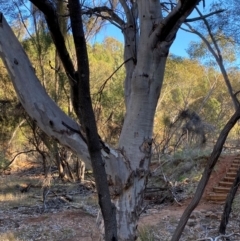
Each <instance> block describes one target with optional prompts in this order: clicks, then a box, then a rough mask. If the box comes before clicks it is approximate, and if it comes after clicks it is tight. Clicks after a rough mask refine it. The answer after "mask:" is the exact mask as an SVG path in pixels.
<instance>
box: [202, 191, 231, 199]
mask: <svg viewBox="0 0 240 241" xmlns="http://www.w3.org/2000/svg"><path fill="white" fill-rule="evenodd" d="M226 198H227V193H213V192H212V193H209V194H208V195H207V197H206V199H207V200H208V201H225V200H226Z"/></svg>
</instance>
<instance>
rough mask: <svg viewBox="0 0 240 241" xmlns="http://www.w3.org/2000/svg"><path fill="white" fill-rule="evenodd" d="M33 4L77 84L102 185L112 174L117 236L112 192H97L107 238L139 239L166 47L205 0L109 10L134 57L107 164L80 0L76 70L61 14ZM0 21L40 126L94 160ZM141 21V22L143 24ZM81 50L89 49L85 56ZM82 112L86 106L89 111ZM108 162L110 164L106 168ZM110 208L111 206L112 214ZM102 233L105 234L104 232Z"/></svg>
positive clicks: (151, 1) (7, 55) (1, 44)
mask: <svg viewBox="0 0 240 241" xmlns="http://www.w3.org/2000/svg"><path fill="white" fill-rule="evenodd" d="M31 2H34V4H36V5H38V7H39V8H40V10H41V11H43V12H44V14H45V17H46V21H47V23H48V26H49V30H50V32H51V35H52V37H53V41H54V44H55V45H56V48H57V50H58V52H59V56H60V58H61V60H62V62H63V66H64V68H65V71H66V73H67V75H68V77H69V81H70V84H71V86H72V87H73V88H72V90H73V92H74V93H73V94H74V97H76V98H73V106H74V109H75V112H76V113H77V116H78V117H79V119H80V121H81V120H83V122H82V121H81V123H83V124H84V126H85V131H86V136H87V141H88V145H89V143H90V145H89V146H90V147H89V152H90V155H91V160H92V164H93V170H94V173H95V174H96V175H95V178H96V185H97V186H98V191H99V190H100V189H101V188H103V189H105V191H106V190H107V189H106V188H108V187H106V185H107V183H106V182H105V183H102V180H103V179H104V177H105V178H106V174H107V176H108V183H109V188H110V192H111V194H112V197H114V203H115V206H116V216H117V227H118V229H117V230H118V234H117V237H116V232H115V227H114V225H112V223H111V222H112V221H114V222H115V220H114V218H112V216H114V215H115V213H114V212H115V211H114V210H115V209H114V208H111V203H110V202H109V199H110V197H108V198H109V199H108V198H106V196H102V195H101V192H99V193H98V195H99V200H100V206H101V205H102V204H104V205H105V206H104V207H103V206H101V211H102V213H104V212H105V223H104V224H105V225H106V224H107V226H106V227H105V229H102V230H104V232H105V234H106V233H107V235H108V236H106V237H105V238H106V240H109V241H110V240H111V241H113V240H120V241H133V240H135V239H136V228H137V221H138V218H139V214H140V213H141V211H142V197H143V191H144V189H145V185H146V180H147V176H148V172H149V163H150V158H151V146H152V131H153V120H154V114H155V109H156V105H157V101H158V98H159V95H160V92H161V87H162V82H163V77H164V70H165V65H166V59H167V56H168V51H169V48H170V46H171V44H172V43H173V41H174V39H175V36H176V32H177V30H178V29H179V27H180V25H181V23H183V21H184V20H185V19H186V17H187V16H188V15H189V14H190V13H191V12H192V10H193V8H194V6H195V5H196V4H197V3H198V2H199V0H182V1H178V3H177V5H176V6H175V7H174V8H173V9H172V11H171V13H170V14H169V15H168V16H166V17H163V14H162V9H161V8H162V6H161V5H160V1H155V0H148V1H146V0H139V1H132V2H131V3H129V4H127V3H126V1H125V0H119V2H120V4H121V5H122V8H123V9H124V12H125V14H126V19H127V22H126V23H125V22H124V20H121V19H120V18H118V17H116V15H114V14H113V12H112V11H107V12H108V14H110V15H111V14H113V15H111V16H112V17H113V18H114V19H113V20H114V21H117V23H118V24H119V25H120V26H121V29H122V31H123V33H124V37H125V44H126V45H125V58H127V59H131V61H128V62H126V73H127V76H126V81H125V103H126V110H127V111H126V116H125V120H124V125H123V129H122V132H121V136H120V140H119V146H118V148H117V149H116V150H114V149H112V148H110V147H107V148H106V146H105V147H104V148H102V156H103V157H104V161H105V164H103V163H102V160H101V156H100V157H99V148H98V143H97V142H98V140H96V138H95V137H96V136H97V135H96V131H95V129H94V128H95V127H94V128H92V129H91V127H93V126H94V123H93V122H91V124H89V123H88V119H87V118H86V117H87V116H88V115H89V113H90V112H91V109H92V108H91V106H90V105H89V104H91V99H90V97H89V96H90V95H89V94H87V95H85V93H84V92H83V91H82V89H81V88H83V86H82V84H84V85H85V84H87V83H86V81H87V80H86V74H85V73H86V72H84V71H85V69H83V68H82V66H84V64H86V61H87V55H86V53H85V52H84V51H82V52H81V51H79V50H83V49H84V37H83V36H82V32H83V29H82V26H80V25H79V24H78V23H77V22H79V23H81V19H80V16H79V14H76V11H75V10H77V9H76V8H75V7H74V6H77V5H76V4H79V2H78V1H73V0H72V1H69V3H71V4H69V8H70V9H71V11H70V16H71V20H72V27H73V26H74V28H73V29H75V31H73V37H74V40H75V45H76V52H77V57H78V71H77V72H76V71H75V69H74V66H73V63H72V61H71V60H70V58H69V53H68V51H67V48H66V46H65V43H64V39H63V37H62V36H61V31H59V26H58V22H57V19H56V16H57V14H56V12H55V10H54V8H53V5H51V4H50V3H49V1H44V0H43V1H36V0H34V1H33V0H31ZM73 4H74V6H73ZM131 5H132V6H131ZM130 6H131V7H130ZM105 9H106V8H105ZM96 11H98V8H96ZM101 11H102V10H101V9H100V12H101ZM71 12H72V13H75V17H74V16H73V14H72V15H71ZM80 13H81V12H80ZM0 20H2V23H1V25H0V55H1V57H2V59H3V61H4V64H5V66H6V67H7V69H8V72H9V74H10V76H11V79H12V81H13V84H14V87H15V90H16V92H17V94H18V97H19V99H20V101H21V103H22V105H23V106H24V108H25V109H26V111H27V112H28V113H29V115H30V116H31V117H32V118H33V119H34V120H35V121H36V122H37V124H38V126H39V127H40V128H41V129H42V130H44V131H45V132H46V133H47V134H48V135H50V136H52V137H54V138H56V139H58V140H59V142H61V143H62V144H63V145H65V146H67V147H69V148H71V149H72V150H73V151H75V152H76V153H77V154H78V156H79V157H80V158H81V159H82V160H84V162H85V163H86V164H89V163H90V159H89V153H88V149H87V145H86V136H85V135H84V134H83V132H82V128H81V127H80V126H79V125H78V124H77V123H76V122H74V121H73V120H72V119H70V118H68V117H67V116H66V115H65V114H64V113H63V112H62V111H61V110H60V109H59V108H58V106H57V105H56V104H55V103H54V102H53V101H52V100H51V99H50V98H49V96H48V95H47V93H46V91H45V90H44V89H43V88H42V86H41V85H40V83H39V81H38V79H37V78H36V76H35V73H34V70H33V68H32V66H31V64H30V62H29V60H28V58H27V56H26V55H25V53H24V51H23V49H22V47H21V45H20V44H19V42H18V41H17V39H16V37H15V36H14V35H13V33H12V31H11V29H10V28H9V26H8V25H7V23H6V20H5V19H4V18H3V17H2V18H1V19H0ZM138 23H139V25H140V26H139V27H138V26H137V25H138ZM79 28H80V29H79ZM74 32H75V34H74ZM140 32H141V35H140ZM79 34H80V35H79ZM78 35H79V36H78ZM83 52H84V54H82V53H83ZM81 54H82V55H81ZM127 59H125V60H127ZM77 76H79V78H80V80H81V81H82V83H78V84H77V86H76V83H77V82H78V81H76V77H77ZM77 80H79V79H77ZM74 87H77V88H79V89H77V88H74ZM78 91H81V93H82V95H80V96H79V95H78V94H79V93H80V92H78ZM86 106H88V110H90V112H89V111H88V110H87V111H86ZM84 108H85V110H84ZM79 110H81V111H79ZM82 110H84V111H86V112H85V113H84V114H83V115H82V113H83V111H82ZM81 115H82V116H81ZM92 119H93V118H91V121H92ZM93 133H94V134H93ZM92 134H93V135H92ZM91 135H92V136H91ZM93 136H94V138H93ZM97 138H98V137H97ZM91 143H92V144H97V145H95V148H92V147H93V146H92V147H91ZM106 149H108V151H106ZM104 165H105V166H104ZM103 166H104V167H105V170H103V168H102V167H103ZM102 170H103V171H102ZM100 171H101V172H100ZM105 171H106V174H105ZM101 175H102V176H101ZM100 191H101V190H100ZM105 193H107V192H105ZM103 199H104V200H103ZM101 200H102V201H103V202H101ZM109 203H110V204H109ZM106 204H107V205H106ZM109 208H110V209H111V210H110V212H108V213H106V210H107V211H109ZM106 214H107V216H106ZM106 217H108V218H106ZM102 224H103V223H102ZM103 226H104V225H102V227H103ZM108 229H111V230H108ZM113 229H114V230H113ZM112 230H113V232H112ZM102 238H103V239H104V234H103V236H102Z"/></svg>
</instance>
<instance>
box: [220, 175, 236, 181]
mask: <svg viewBox="0 0 240 241" xmlns="http://www.w3.org/2000/svg"><path fill="white" fill-rule="evenodd" d="M234 180H235V177H227V176H226V177H224V178H223V181H225V182H234Z"/></svg>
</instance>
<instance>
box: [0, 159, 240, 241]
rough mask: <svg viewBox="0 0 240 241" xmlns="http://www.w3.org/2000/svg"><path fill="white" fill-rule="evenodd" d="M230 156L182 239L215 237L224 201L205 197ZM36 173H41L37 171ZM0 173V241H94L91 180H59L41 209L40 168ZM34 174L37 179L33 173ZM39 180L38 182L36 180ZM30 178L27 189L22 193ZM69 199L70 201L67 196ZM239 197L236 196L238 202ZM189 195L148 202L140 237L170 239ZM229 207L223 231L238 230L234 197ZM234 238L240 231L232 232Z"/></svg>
mask: <svg viewBox="0 0 240 241" xmlns="http://www.w3.org/2000/svg"><path fill="white" fill-rule="evenodd" d="M232 158H233V157H229V156H226V157H224V158H220V160H219V163H218V164H217V166H216V168H215V170H214V172H213V174H212V176H211V179H210V181H209V183H208V185H207V187H206V191H205V193H204V195H203V198H202V200H201V202H200V204H199V205H198V207H197V208H196V210H194V212H193V214H192V215H191V218H190V220H189V222H188V224H187V226H186V228H185V230H184V233H183V235H182V237H181V241H188V240H189V241H195V240H197V239H199V238H203V237H216V236H218V234H217V230H218V227H219V222H220V218H221V214H222V210H223V205H222V204H214V203H209V202H207V201H206V199H205V196H206V193H207V192H209V191H210V190H211V188H212V187H213V186H214V185H216V183H217V182H218V181H219V179H221V177H222V174H223V173H224V172H225V171H226V170H227V168H228V166H229V165H230V164H231V160H232ZM38 172H39V173H38ZM8 174H10V175H0V184H1V189H0V194H1V195H2V198H1V199H0V241H16V240H19V241H35V240H40V241H61V240H64V241H97V240H98V230H97V227H96V224H95V222H96V216H97V210H98V208H97V200H96V193H95V192H94V190H93V188H92V186H91V185H92V183H91V182H90V181H89V182H86V183H85V184H81V183H75V184H62V183H61V182H59V181H55V184H54V187H53V188H52V192H51V193H50V194H49V196H48V199H47V208H46V210H43V205H42V197H41V192H42V190H41V183H40V182H41V179H42V178H43V176H42V174H41V171H40V170H39V169H36V168H35V167H34V166H32V168H29V169H28V170H25V171H23V170H22V168H20V169H15V170H12V171H11V173H8ZM36 176H37V177H38V178H36ZM39 180H40V181H39ZM29 183H31V185H32V186H31V187H29V190H28V192H26V193H21V190H23V188H24V187H26V185H27V184H29ZM69 200H70V201H69ZM239 200H240V198H239V199H238V202H239ZM189 202H190V198H188V199H186V200H184V201H181V202H180V204H178V203H176V202H174V203H165V204H160V205H157V204H149V205H147V208H146V210H145V212H143V214H142V215H141V218H140V221H139V232H140V238H141V240H145V241H151V240H156V241H165V240H166V241H167V240H170V238H171V236H172V234H173V232H174V230H175V228H176V226H177V223H178V221H179V219H180V217H181V214H182V213H183V211H184V210H185V208H186V206H187V205H188V203H189ZM234 205H235V206H233V212H232V214H231V217H230V222H229V225H228V229H227V233H228V234H232V233H240V228H239V226H240V214H239V213H240V212H239V210H240V209H239V204H237V202H236V203H235V204H234ZM218 240H222V239H218ZM230 240H232V241H234V240H236V241H237V240H238V241H239V240H240V236H238V235H233V236H231V239H230Z"/></svg>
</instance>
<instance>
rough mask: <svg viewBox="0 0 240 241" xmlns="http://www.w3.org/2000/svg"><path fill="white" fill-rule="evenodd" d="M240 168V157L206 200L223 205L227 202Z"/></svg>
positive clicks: (234, 161)
mask: <svg viewBox="0 0 240 241" xmlns="http://www.w3.org/2000/svg"><path fill="white" fill-rule="evenodd" d="M239 168H240V157H236V158H235V159H234V160H233V162H232V164H231V166H230V168H229V169H228V171H227V172H226V174H225V176H224V177H223V179H222V180H221V181H219V182H218V185H217V186H215V187H213V190H212V191H211V192H210V193H208V194H207V196H206V199H207V200H208V201H212V202H218V203H223V202H225V200H226V198H227V195H228V193H229V191H230V188H231V186H232V184H233V182H234V180H235V178H236V175H237V171H238V169H239Z"/></svg>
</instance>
